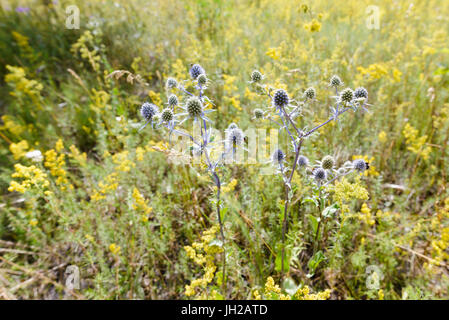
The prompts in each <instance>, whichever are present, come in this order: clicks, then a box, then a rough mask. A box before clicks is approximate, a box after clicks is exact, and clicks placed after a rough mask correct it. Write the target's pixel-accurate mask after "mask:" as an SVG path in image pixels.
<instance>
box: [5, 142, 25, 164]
mask: <svg viewBox="0 0 449 320" xmlns="http://www.w3.org/2000/svg"><path fill="white" fill-rule="evenodd" d="M28 148H29V146H28V142H27V141H26V140H22V141H20V142H19V143H11V144H10V145H9V150H10V151H11V153H12V155H13V157H14V160H19V159H20V158H22V157H23V156H24V155H25V154H26V153H27V150H28Z"/></svg>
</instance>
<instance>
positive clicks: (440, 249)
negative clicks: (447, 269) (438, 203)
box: [431, 198, 449, 265]
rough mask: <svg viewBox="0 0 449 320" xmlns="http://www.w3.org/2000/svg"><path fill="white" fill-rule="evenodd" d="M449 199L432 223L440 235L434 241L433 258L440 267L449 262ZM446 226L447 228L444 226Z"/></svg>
mask: <svg viewBox="0 0 449 320" xmlns="http://www.w3.org/2000/svg"><path fill="white" fill-rule="evenodd" d="M448 221H449V198H446V199H445V201H444V204H443V206H442V207H440V208H439V209H438V211H437V214H436V215H435V217H434V218H433V219H432V221H431V225H432V229H433V230H435V233H436V234H438V233H439V236H438V237H435V238H434V239H433V240H432V257H433V259H434V264H436V265H440V263H442V262H444V261H449V253H448V252H447V249H448V248H449V226H448V225H447V223H448ZM444 225H446V226H444Z"/></svg>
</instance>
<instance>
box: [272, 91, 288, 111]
mask: <svg viewBox="0 0 449 320" xmlns="http://www.w3.org/2000/svg"><path fill="white" fill-rule="evenodd" d="M289 102H290V98H289V97H288V93H287V92H286V91H285V90H283V89H277V90H276V91H275V92H274V94H273V105H274V106H275V107H276V108H282V107H285V106H287V105H288V103H289Z"/></svg>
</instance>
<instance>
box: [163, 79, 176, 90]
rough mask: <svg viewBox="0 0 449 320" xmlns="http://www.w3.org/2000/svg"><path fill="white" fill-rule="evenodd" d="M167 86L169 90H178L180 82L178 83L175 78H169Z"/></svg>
mask: <svg viewBox="0 0 449 320" xmlns="http://www.w3.org/2000/svg"><path fill="white" fill-rule="evenodd" d="M165 86H166V87H167V88H168V89H172V88H176V87H177V86H178V81H176V79H175V78H168V79H167V82H166V83H165Z"/></svg>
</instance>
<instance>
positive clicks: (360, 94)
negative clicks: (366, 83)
mask: <svg viewBox="0 0 449 320" xmlns="http://www.w3.org/2000/svg"><path fill="white" fill-rule="evenodd" d="M354 97H355V98H356V99H362V98H363V99H368V90H366V89H365V88H364V87H358V88H357V89H355V91H354Z"/></svg>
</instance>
